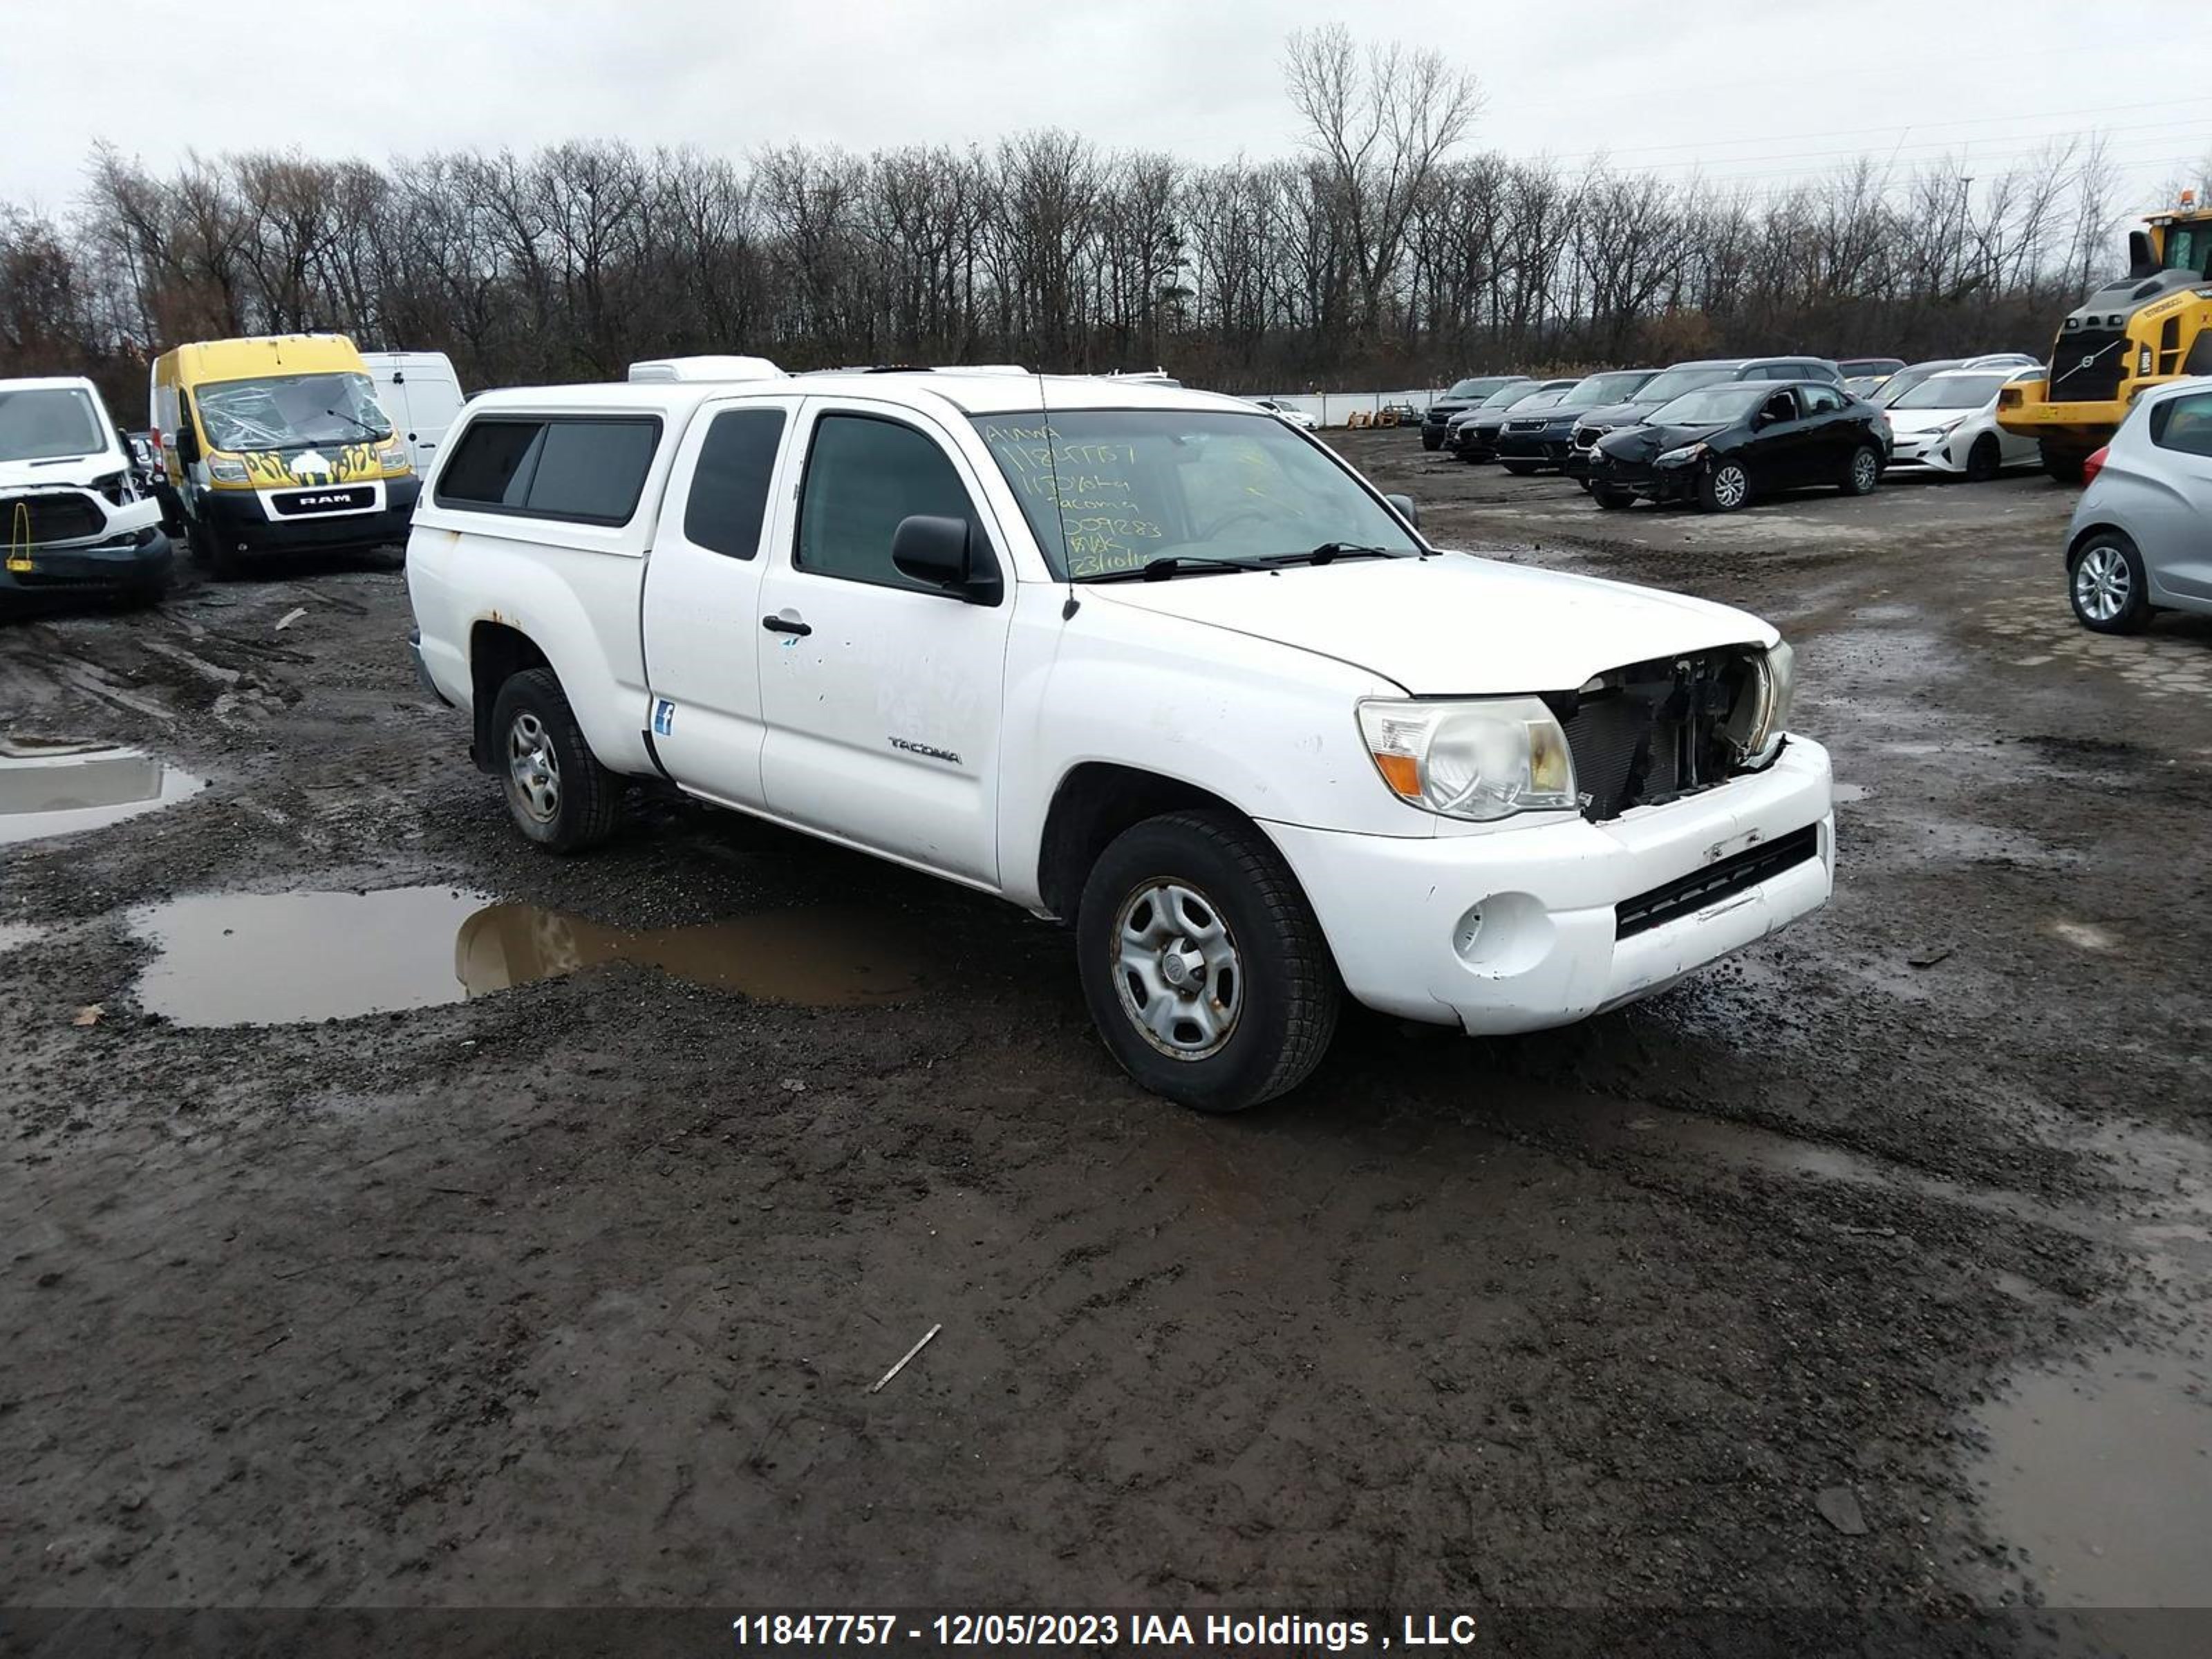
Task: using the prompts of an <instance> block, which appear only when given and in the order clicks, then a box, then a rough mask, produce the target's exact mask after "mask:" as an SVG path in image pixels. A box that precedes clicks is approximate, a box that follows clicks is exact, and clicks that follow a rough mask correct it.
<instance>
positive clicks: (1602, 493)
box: [1583, 483, 1636, 513]
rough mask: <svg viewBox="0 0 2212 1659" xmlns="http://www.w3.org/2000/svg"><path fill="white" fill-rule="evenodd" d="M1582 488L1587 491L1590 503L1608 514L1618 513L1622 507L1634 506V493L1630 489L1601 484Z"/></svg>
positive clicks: (1586, 485) (1587, 485)
mask: <svg viewBox="0 0 2212 1659" xmlns="http://www.w3.org/2000/svg"><path fill="white" fill-rule="evenodd" d="M1583 488H1584V489H1587V490H1589V493H1590V499H1591V500H1592V501H1595V502H1596V503H1597V504H1598V505H1599V506H1600V507H1603V508H1605V509H1606V510H1607V512H1609V513H1612V512H1618V511H1619V510H1620V508H1622V507H1633V506H1635V505H1636V492H1635V491H1634V490H1632V489H1619V488H1617V487H1616V486H1614V485H1613V484H1601V483H1594V484H1585V485H1583Z"/></svg>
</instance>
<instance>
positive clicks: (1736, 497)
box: [1713, 463, 1746, 507]
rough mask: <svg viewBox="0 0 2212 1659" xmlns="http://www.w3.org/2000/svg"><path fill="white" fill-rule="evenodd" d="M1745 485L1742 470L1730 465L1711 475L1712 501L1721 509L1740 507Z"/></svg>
mask: <svg viewBox="0 0 2212 1659" xmlns="http://www.w3.org/2000/svg"><path fill="white" fill-rule="evenodd" d="M1745 483H1746V480H1745V478H1744V476H1743V469H1742V468H1741V467H1740V466H1737V465H1734V464H1733V463H1731V464H1730V465H1727V466H1724V467H1723V468H1722V469H1721V470H1720V471H1717V472H1716V473H1714V474H1713V499H1714V500H1715V501H1718V502H1719V503H1720V504H1721V505H1722V506H1723V507H1741V505H1742V504H1743V493H1744V487H1745Z"/></svg>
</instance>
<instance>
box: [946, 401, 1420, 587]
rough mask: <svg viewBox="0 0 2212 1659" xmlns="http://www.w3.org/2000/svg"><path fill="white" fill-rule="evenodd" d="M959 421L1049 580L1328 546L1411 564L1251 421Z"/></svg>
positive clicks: (1069, 415)
mask: <svg viewBox="0 0 2212 1659" xmlns="http://www.w3.org/2000/svg"><path fill="white" fill-rule="evenodd" d="M973 418H974V420H975V429H976V430H977V431H979V432H980V433H981V434H982V435H983V442H984V444H985V446H986V447H987V448H988V449H989V450H990V452H991V458H992V459H994V460H995V461H996V462H998V464H999V470H1000V471H1001V472H1003V473H1004V474H1006V482H1007V483H1008V484H1010V485H1011V486H1012V489H1013V492H1014V495H1015V496H1016V498H1017V499H1018V500H1019V501H1020V502H1021V504H1022V513H1023V514H1024V517H1026V518H1027V519H1028V520H1029V524H1030V529H1031V530H1032V531H1034V532H1036V538H1037V545H1038V546H1040V547H1042V549H1043V550H1044V555H1045V560H1046V562H1048V564H1050V565H1051V566H1052V570H1053V574H1054V575H1055V576H1058V577H1062V578H1066V579H1068V580H1075V581H1082V580H1086V579H1088V578H1091V577H1096V576H1105V575H1111V574H1114V573H1115V572H1117V571H1123V570H1141V569H1142V568H1144V567H1145V565H1146V563H1147V562H1149V561H1151V560H1153V559H1158V558H1166V557H1170V556H1175V555H1178V554H1180V555H1182V556H1188V557H1205V558H1217V559H1237V558H1246V559H1251V558H1267V557H1273V556H1283V555H1286V554H1301V553H1306V552H1310V551H1311V550H1313V549H1315V548H1316V547H1320V546H1322V545H1323V544H1327V543H1330V542H1341V543H1344V544H1347V545H1351V546H1355V547H1376V548H1382V549H1384V550H1388V551H1389V552H1392V553H1419V552H1420V551H1421V550H1422V548H1421V544H1420V543H1419V542H1418V541H1416V540H1415V539H1414V538H1413V536H1411V535H1410V534H1409V533H1407V530H1406V528H1405V526H1403V525H1401V524H1400V523H1399V522H1398V520H1397V519H1396V518H1395V516H1394V515H1393V514H1392V513H1391V512H1390V510H1389V508H1388V507H1384V506H1383V503H1382V502H1381V501H1377V500H1376V498H1375V497H1374V496H1372V495H1369V494H1368V493H1367V491H1366V490H1364V489H1362V488H1360V486H1359V484H1358V482H1357V480H1355V479H1354V477H1352V474H1351V473H1350V472H1349V471H1346V469H1345V467H1344V466H1343V465H1341V464H1340V463H1339V462H1338V461H1337V460H1336V459H1335V458H1334V456H1332V455H1331V454H1330V453H1328V451H1327V450H1325V449H1323V448H1322V447H1321V446H1320V445H1319V444H1316V443H1314V442H1312V441H1310V440H1308V439H1306V438H1304V437H1301V436H1300V435H1298V433H1297V431H1296V430H1294V429H1293V428H1290V427H1287V426H1285V425H1284V424H1283V423H1282V422H1280V421H1278V420H1273V419H1271V418H1269V417H1268V416H1264V415H1232V414H1226V413H1221V412H1217V411H1215V410H1185V409H1166V410H1163V409H1079V410H1054V411H1053V412H1052V414H1051V415H1050V416H1049V417H1048V416H1042V415H1036V414H1022V415H978V416H974V417H973ZM1048 419H1049V421H1050V424H1049V425H1047V424H1046V422H1047V420H1048Z"/></svg>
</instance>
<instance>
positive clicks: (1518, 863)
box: [1265, 737, 1835, 1033]
mask: <svg viewBox="0 0 2212 1659" xmlns="http://www.w3.org/2000/svg"><path fill="white" fill-rule="evenodd" d="M1265 827H1266V829H1267V833H1268V834H1269V835H1270V836H1272V837H1273V840H1274V842H1275V844H1276V846H1277V847H1278V848H1279V849H1280V850H1281V852H1282V854H1283V856H1284V858H1285V860H1287V861H1288V862H1289V864H1290V866H1291V869H1292V870H1293V871H1294V872H1296V873H1297V878H1298V880H1299V882H1300V884H1302V885H1303V886H1304V890H1305V894H1306V897H1307V899H1308V900H1309V901H1310V902H1311V903H1312V905H1313V907H1314V911H1315V914H1316V915H1317V916H1318V917H1319V918H1320V920H1321V924H1322V932H1323V933H1325V934H1327V936H1328V942H1329V945H1330V948H1331V949H1332V951H1334V953H1335V957H1336V964H1337V968H1338V969H1339V971H1340V973H1341V974H1342V975H1343V976H1344V983H1345V987H1346V989H1347V990H1349V991H1350V992H1351V993H1352V995H1353V996H1355V997H1357V998H1358V1000H1360V1001H1361V1002H1363V1003H1365V1004H1366V1005H1367V1006H1369V1007H1370V1008H1376V1009H1380V1010H1382V1011H1383V1012H1386V1013H1391V1014H1395V1015H1398V1016H1399V1017H1401V1018H1406V1019H1414V1020H1423V1021H1426V1022H1430V1023H1431V1024H1455V1025H1458V1026H1459V1027H1461V1028H1462V1030H1466V1031H1468V1032H1469V1033H1502V1032H1511V1031H1533V1030H1542V1029H1544V1028H1545V1027H1547V1026H1553V1025H1565V1024H1571V1023H1572V1022H1573V1021H1575V1020H1578V1019H1581V1018H1585V1017H1586V1016H1588V1015H1590V1014H1594V1013H1599V1012H1603V1011H1605V1010H1606V1009H1608V1008H1614V1007H1618V1006H1620V1005H1621V1004H1623V1003H1626V1002H1632V1001H1634V1000H1636V999H1638V998H1639V997H1644V996H1649V995H1650V994H1652V993H1653V992H1655V991H1659V990H1662V989H1663V988H1665V987H1667V986H1668V985H1671V984H1673V983H1674V981H1676V980H1679V979H1680V978H1681V977H1682V976H1683V975H1686V974H1688V973H1691V972H1692V971H1693V970H1695V969H1699V968H1700V967H1703V966H1704V965H1705V963H1710V962H1714V961H1717V960H1718V959H1719V958H1720V957H1724V956H1727V955H1729V953H1731V952H1733V951H1739V950H1741V949H1742V948H1743V947H1744V946H1745V945H1750V944H1753V943H1754V942H1755V941H1757V940H1759V939H1764V938H1765V937H1766V936H1767V935H1768V934H1769V933H1775V932H1777V931H1778V930H1779V929H1781V928H1783V927H1787V926H1788V925H1789V924H1790V923H1791V922H1793V921H1796V920H1797V919H1798V918H1799V917H1801V916H1804V915H1809V914H1810V913H1811V912H1813V911H1814V910H1817V909H1819V908H1820V907H1821V906H1822V905H1823V904H1826V902H1827V901H1828V896H1829V893H1830V892H1831V890H1832V887H1833V884H1834V872H1835V816H1834V809H1833V805H1832V799H1831V790H1830V779H1829V768H1828V753H1827V750H1825V749H1823V748H1822V747H1821V746H1820V744H1817V743H1814V742H1812V741H1810V740H1809V739H1807V738H1795V737H1793V738H1790V741H1789V743H1788V744H1787V745H1786V746H1785V747H1784V750H1783V752H1782V755H1781V757H1780V758H1778V760H1777V761H1776V762H1775V763H1774V764H1773V765H1772V766H1771V767H1769V768H1768V769H1766V770H1765V771H1764V772H1761V773H1758V774H1756V775H1752V776H1747V777H1740V778H1735V779H1731V780H1730V781H1729V782H1727V783H1724V784H1723V785H1721V786H1719V787H1717V788H1713V789H1709V790H1707V791H1705V793H1702V794H1699V795H1692V796H1691V797H1689V798H1688V799H1684V800H1678V801H1674V802H1670V803H1669V804H1668V805H1663V806H1647V807H1639V808H1637V809H1636V810H1634V811H1630V812H1627V813H1625V814H1624V815H1623V816H1621V817H1618V818H1615V819H1613V820H1612V821H1610V822H1609V823H1589V822H1587V821H1585V820H1583V819H1582V818H1580V817H1570V818H1566V819H1565V821H1559V819H1557V818H1550V819H1547V821H1546V822H1544V823H1533V822H1532V823H1529V824H1528V825H1527V826H1526V827H1521V826H1516V827H1514V828H1511V829H1501V830H1497V831H1493V832H1490V833H1486V834H1472V835H1443V836H1434V837H1426V836H1424V837H1418V838H1415V837H1406V838H1400V837H1395V836H1358V835H1346V834H1342V833H1340V832H1337V831H1334V830H1326V829H1299V828H1296V827H1293V826H1291V825H1288V824H1281V823H1269V824H1267V825H1266V826H1265ZM1808 829H1809V831H1810V835H1809V837H1808V840H1809V842H1810V847H1809V848H1808V856H1804V857H1802V858H1801V859H1799V860H1797V861H1795V862H1790V863H1788V864H1786V865H1784V866H1782V867H1780V868H1777V869H1774V870H1772V871H1771V873H1764V875H1763V878H1761V879H1759V880H1757V881H1755V882H1753V883H1751V884H1748V885H1743V886H1738V887H1736V888H1735V889H1734V890H1720V889H1724V888H1726V886H1727V883H1726V876H1727V873H1728V872H1729V869H1731V868H1738V869H1744V870H1747V871H1750V872H1753V873H1759V872H1764V871H1765V867H1766V866H1765V865H1764V864H1763V863H1760V862H1759V860H1760V858H1761V857H1762V854H1761V853H1760V852H1759V850H1758V849H1764V848H1771V847H1772V846H1773V845H1774V844H1775V843H1778V842H1783V841H1784V838H1785V837H1788V836H1791V835H1792V834H1793V833H1797V832H1805V831H1808ZM1701 872H1715V874H1716V877H1717V879H1716V881H1715V883H1714V884H1713V885H1714V887H1715V889H1716V890H1719V891H1718V896H1714V897H1712V898H1711V902H1703V901H1702V900H1701V899H1700V898H1699V897H1698V896H1695V895H1694V894H1693V895H1692V896H1691V897H1690V898H1688V899H1686V900H1683V899H1681V898H1680V896H1679V895H1680V892H1681V890H1682V889H1683V888H1684V887H1685V886H1693V885H1695V884H1692V883H1690V882H1689V881H1688V878H1694V877H1698V876H1699V874H1700V873H1701ZM1662 890H1667V891H1668V892H1670V893H1672V894H1673V895H1674V897H1670V898H1668V900H1667V901H1666V902H1665V903H1664V904H1663V905H1662V907H1661V908H1660V909H1659V911H1658V912H1657V913H1656V914H1658V915H1663V916H1664V917H1665V918H1666V919H1664V920H1659V921H1652V919H1651V918H1652V915H1653V914H1654V913H1653V912H1652V910H1651V909H1650V902H1651V901H1653V899H1654V896H1656V895H1659V894H1661V893H1662ZM1624 910H1626V912H1627V915H1626V916H1624V915H1623V911H1624Z"/></svg>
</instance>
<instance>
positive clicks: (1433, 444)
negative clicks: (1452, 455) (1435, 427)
mask: <svg viewBox="0 0 2212 1659" xmlns="http://www.w3.org/2000/svg"><path fill="white" fill-rule="evenodd" d="M1421 447H1422V448H1424V449H1440V448H1442V447H1443V439H1442V438H1431V436H1429V435H1428V434H1427V433H1425V432H1424V433H1423V434H1421Z"/></svg>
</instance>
